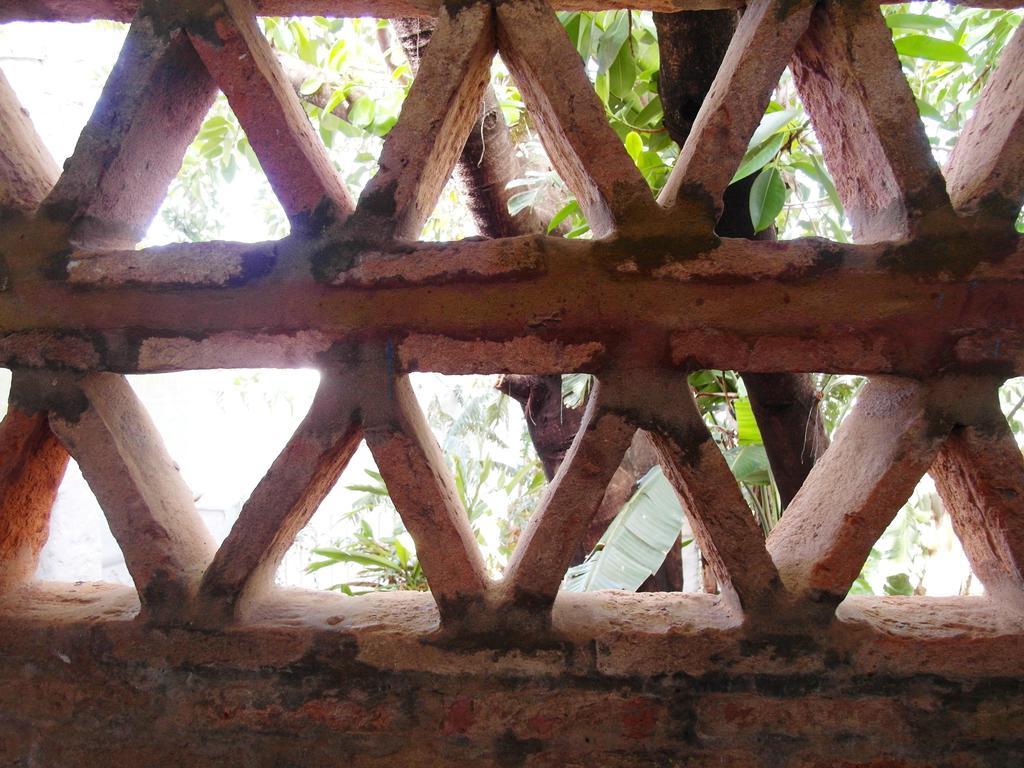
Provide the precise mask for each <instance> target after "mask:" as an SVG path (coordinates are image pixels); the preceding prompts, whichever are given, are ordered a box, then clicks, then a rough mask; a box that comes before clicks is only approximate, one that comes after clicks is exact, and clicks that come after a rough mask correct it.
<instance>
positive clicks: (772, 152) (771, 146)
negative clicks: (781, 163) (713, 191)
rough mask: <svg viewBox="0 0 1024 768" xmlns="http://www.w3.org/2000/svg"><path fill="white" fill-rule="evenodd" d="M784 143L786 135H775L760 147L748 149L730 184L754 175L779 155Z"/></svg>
mask: <svg viewBox="0 0 1024 768" xmlns="http://www.w3.org/2000/svg"><path fill="white" fill-rule="evenodd" d="M785 143H786V134H785V133H777V134H775V135H774V136H772V137H770V138H769V139H768V140H767V141H766V142H764V143H763V144H761V145H760V146H757V147H754V148H753V149H748V150H747V154H745V155H744V156H743V160H742V161H741V162H740V167H739V169H738V170H737V171H736V175H735V176H733V177H732V183H734V184H735V183H736V182H737V181H740V180H741V179H745V178H747V176H749V175H750V174H752V173H756V172H757V171H759V170H761V169H762V168H764V167H765V166H766V165H768V163H770V162H771V161H772V160H774V159H775V156H776V155H777V154H779V151H780V150H781V149H782V146H783V145H784V144H785Z"/></svg>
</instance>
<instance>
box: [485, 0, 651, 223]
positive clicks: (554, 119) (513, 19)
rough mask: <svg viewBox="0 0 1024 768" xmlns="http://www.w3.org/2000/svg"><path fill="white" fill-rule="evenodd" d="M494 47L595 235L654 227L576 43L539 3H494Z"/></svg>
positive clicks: (642, 189)
mask: <svg viewBox="0 0 1024 768" xmlns="http://www.w3.org/2000/svg"><path fill="white" fill-rule="evenodd" d="M496 13H497V18H498V47H499V49H500V51H501V57H502V60H503V61H504V62H505V63H506V64H507V65H508V67H509V69H510V70H511V72H512V75H513V77H514V78H515V80H516V83H517V84H518V86H519V90H520V92H521V93H522V95H523V100H524V101H525V102H526V106H527V108H528V109H529V111H530V115H531V117H532V118H533V120H534V121H535V125H536V128H537V131H538V133H539V134H540V137H541V140H542V141H543V143H544V148H545V149H546V150H547V153H548V156H549V157H550V158H551V161H552V163H553V164H554V166H555V168H556V170H557V171H558V172H559V174H560V176H561V178H562V180H563V181H565V183H566V185H567V186H568V187H569V189H571V190H572V192H573V194H574V195H575V196H576V200H577V202H579V204H580V207H581V208H582V210H583V213H584V215H585V216H586V218H587V223H588V224H589V225H590V228H591V230H592V231H593V232H594V234H595V235H596V236H598V237H603V236H605V235H609V234H611V233H612V232H613V231H616V230H620V229H623V228H630V226H631V225H635V226H633V227H632V228H633V229H641V228H643V229H645V230H646V231H648V232H651V231H652V230H654V229H656V228H657V227H658V222H659V220H660V219H662V218H663V216H664V214H663V212H662V211H661V210H660V209H659V208H658V206H657V205H655V202H654V199H653V197H652V196H651V190H650V188H649V187H648V186H647V182H646V180H645V179H644V177H643V176H642V175H641V174H640V171H639V170H637V167H636V165H635V164H634V163H633V161H632V159H630V157H629V155H628V154H626V150H625V149H624V147H623V146H622V142H621V141H619V140H618V137H617V136H616V135H615V132H614V131H612V129H611V126H609V125H608V120H607V118H606V117H605V107H604V104H603V103H602V102H601V100H600V99H599V98H598V96H597V94H596V93H595V92H594V88H593V86H592V85H591V83H590V79H589V78H588V77H587V73H586V72H585V71H584V68H583V62H582V60H581V59H580V57H579V54H578V53H577V52H576V48H575V46H573V45H572V43H570V42H569V38H568V37H567V36H566V34H565V30H564V29H563V28H562V25H561V24H560V23H559V21H558V18H557V17H556V16H555V15H554V13H553V12H552V11H551V9H550V8H549V7H547V5H546V4H545V3H544V2H543V1H542V0H527V2H519V3H508V4H499V6H498V8H497V11H496Z"/></svg>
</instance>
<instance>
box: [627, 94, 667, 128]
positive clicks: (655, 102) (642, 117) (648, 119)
mask: <svg viewBox="0 0 1024 768" xmlns="http://www.w3.org/2000/svg"><path fill="white" fill-rule="evenodd" d="M664 119H665V108H664V107H663V106H662V104H661V99H660V98H659V97H658V96H655V97H654V98H653V99H651V100H650V101H649V102H647V106H646V107H644V108H643V109H642V110H641V111H640V113H639V114H638V115H637V116H636V117H635V118H633V121H634V125H638V126H640V127H641V128H646V127H647V126H649V125H661V122H662V121H663V120H664Z"/></svg>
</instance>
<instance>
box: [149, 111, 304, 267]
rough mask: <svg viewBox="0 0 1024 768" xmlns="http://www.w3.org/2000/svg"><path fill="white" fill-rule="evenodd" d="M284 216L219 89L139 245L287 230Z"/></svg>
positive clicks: (261, 236) (252, 237)
mask: <svg viewBox="0 0 1024 768" xmlns="http://www.w3.org/2000/svg"><path fill="white" fill-rule="evenodd" d="M288 230H289V224H288V218H287V216H285V213H284V210H283V209H282V207H281V204H280V203H279V202H278V200H277V198H276V197H275V195H274V191H273V190H272V189H271V187H270V183H269V182H268V181H267V177H266V175H265V174H264V173H263V170H262V168H261V167H260V164H259V159H258V158H257V157H256V155H255V154H254V153H253V151H252V147H251V146H250V145H249V140H248V139H247V138H246V136H245V132H244V131H243V130H242V127H241V126H240V125H239V123H238V118H237V117H235V115H234V113H233V112H232V111H231V107H230V106H229V105H228V102H227V99H226V98H225V97H224V95H223V94H219V95H218V96H217V99H216V101H214V103H213V106H212V107H210V111H209V112H208V113H207V115H206V119H205V120H204V121H203V124H202V127H200V129H199V133H198V134H197V135H196V137H195V139H194V140H193V141H192V144H191V145H189V148H188V150H187V151H186V152H185V157H184V159H183V160H182V165H181V169H180V170H179V171H178V174H177V176H176V177H175V178H174V180H173V181H172V182H171V184H170V186H169V187H168V190H167V196H166V198H165V199H164V202H163V204H162V205H161V207H160V210H159V212H158V213H157V216H156V217H155V218H154V219H153V222H152V224H151V225H150V227H149V231H148V232H147V233H146V239H145V240H144V241H143V242H142V243H141V244H140V246H139V247H141V248H146V247H153V246H159V245H167V244H170V243H190V242H205V241H210V240H232V241H237V242H258V241H261V240H272V239H278V238H281V237H284V236H285V235H287V234H288Z"/></svg>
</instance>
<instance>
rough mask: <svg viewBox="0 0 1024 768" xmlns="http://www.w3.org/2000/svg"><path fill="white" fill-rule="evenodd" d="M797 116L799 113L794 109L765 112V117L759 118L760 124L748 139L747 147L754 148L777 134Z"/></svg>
mask: <svg viewBox="0 0 1024 768" xmlns="http://www.w3.org/2000/svg"><path fill="white" fill-rule="evenodd" d="M799 114H800V111H799V110H796V109H782V110H778V111H776V112H766V113H765V116H764V117H763V118H761V124H760V125H759V126H757V130H756V131H754V135H753V136H751V137H750V144H749V146H751V147H756V146H757V145H758V144H761V143H763V142H764V141H766V140H767V139H768V138H770V137H771V136H774V135H775V134H776V133H779V132H780V131H781V130H782V129H783V128H785V127H786V126H787V125H789V123H790V122H791V121H792V120H793V119H794V118H795V117H796V116H797V115H799Z"/></svg>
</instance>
